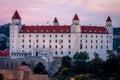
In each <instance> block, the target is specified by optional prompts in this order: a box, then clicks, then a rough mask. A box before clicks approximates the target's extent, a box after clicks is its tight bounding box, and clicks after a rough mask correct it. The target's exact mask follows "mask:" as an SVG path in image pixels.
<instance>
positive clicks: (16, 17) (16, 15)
mask: <svg viewBox="0 0 120 80" xmlns="http://www.w3.org/2000/svg"><path fill="white" fill-rule="evenodd" d="M12 19H21V17H20V15H19V13H18V11H17V10H16V11H15V13H14V15H13V17H12Z"/></svg>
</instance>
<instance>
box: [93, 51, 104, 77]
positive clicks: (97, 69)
mask: <svg viewBox="0 0 120 80" xmlns="http://www.w3.org/2000/svg"><path fill="white" fill-rule="evenodd" d="M91 67H92V73H94V74H96V75H100V76H101V75H102V72H104V70H103V60H102V59H101V58H100V57H99V54H98V53H94V59H93V60H92V61H91Z"/></svg>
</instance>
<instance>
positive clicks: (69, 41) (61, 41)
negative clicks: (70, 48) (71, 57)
mask: <svg viewBox="0 0 120 80" xmlns="http://www.w3.org/2000/svg"><path fill="white" fill-rule="evenodd" d="M84 41H85V42H86V43H88V41H90V42H91V43H93V41H94V40H84ZM38 42H39V40H38V39H37V40H36V43H38ZM51 42H52V40H49V43H51ZM57 42H58V40H55V43H57ZM95 42H96V43H98V40H96V41H95ZM103 42H104V41H103V40H101V43H103ZM22 43H24V39H22ZM29 43H31V39H30V40H29ZM43 43H45V40H43ZM59 43H63V40H59ZM68 43H71V40H68ZM80 43H82V40H80ZM106 43H108V40H106Z"/></svg>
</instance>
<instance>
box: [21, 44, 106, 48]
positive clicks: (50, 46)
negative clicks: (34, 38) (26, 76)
mask: <svg viewBox="0 0 120 80" xmlns="http://www.w3.org/2000/svg"><path fill="white" fill-rule="evenodd" d="M93 47H94V46H93V45H91V49H93ZM22 48H24V45H22ZM29 48H32V46H31V45H29ZM36 48H39V46H38V45H36ZM43 48H45V45H43ZM49 48H52V45H49ZM55 48H56V49H57V48H58V46H57V45H55ZM62 48H63V45H61V47H60V49H62ZM68 48H69V49H71V46H70V45H69V46H68ZM87 48H88V45H86V46H85V49H87ZM95 48H96V49H98V46H97V45H96V46H95ZM106 48H107V49H108V45H107V46H106ZM80 49H83V45H82V44H80ZM101 49H103V45H101Z"/></svg>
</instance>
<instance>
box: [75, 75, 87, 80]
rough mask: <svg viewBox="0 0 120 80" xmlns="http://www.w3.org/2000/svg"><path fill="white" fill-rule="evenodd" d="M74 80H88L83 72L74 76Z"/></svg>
mask: <svg viewBox="0 0 120 80" xmlns="http://www.w3.org/2000/svg"><path fill="white" fill-rule="evenodd" d="M75 80H89V78H88V77H87V76H86V75H84V74H80V75H77V76H76V77H75Z"/></svg>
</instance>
